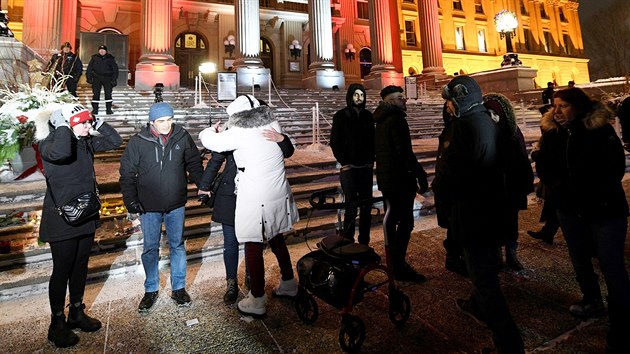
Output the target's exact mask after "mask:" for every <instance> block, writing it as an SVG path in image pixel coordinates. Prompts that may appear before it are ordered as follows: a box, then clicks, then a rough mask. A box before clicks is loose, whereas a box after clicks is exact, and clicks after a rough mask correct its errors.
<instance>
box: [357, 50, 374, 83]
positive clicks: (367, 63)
mask: <svg viewBox="0 0 630 354" xmlns="http://www.w3.org/2000/svg"><path fill="white" fill-rule="evenodd" d="M359 63H360V64H361V79H364V78H365V77H366V76H368V75H369V74H370V69H372V51H371V50H370V48H363V49H361V51H360V52H359Z"/></svg>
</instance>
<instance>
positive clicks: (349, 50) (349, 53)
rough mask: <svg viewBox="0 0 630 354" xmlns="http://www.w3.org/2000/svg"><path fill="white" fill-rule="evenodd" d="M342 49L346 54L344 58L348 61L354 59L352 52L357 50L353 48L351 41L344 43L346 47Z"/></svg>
mask: <svg viewBox="0 0 630 354" xmlns="http://www.w3.org/2000/svg"><path fill="white" fill-rule="evenodd" d="M343 51H344V53H345V54H346V60H348V61H352V60H354V53H356V52H357V50H356V49H354V45H353V44H352V43H348V44H347V45H346V49H344V50H343Z"/></svg>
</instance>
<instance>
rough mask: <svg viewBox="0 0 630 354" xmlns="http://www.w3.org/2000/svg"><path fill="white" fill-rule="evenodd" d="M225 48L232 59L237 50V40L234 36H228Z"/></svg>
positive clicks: (224, 42)
mask: <svg viewBox="0 0 630 354" xmlns="http://www.w3.org/2000/svg"><path fill="white" fill-rule="evenodd" d="M223 46H224V47H225V52H226V53H228V54H229V55H230V58H231V57H232V53H234V49H235V48H236V38H235V37H234V36H233V35H229V36H227V38H226V39H225V40H224V41H223Z"/></svg>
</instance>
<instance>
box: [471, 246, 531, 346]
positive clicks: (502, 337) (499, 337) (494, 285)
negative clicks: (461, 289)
mask: <svg viewBox="0 0 630 354" xmlns="http://www.w3.org/2000/svg"><path fill="white" fill-rule="evenodd" d="M464 256H465V258H466V265H467V266H468V274H469V275H470V280H471V281H472V284H473V293H472V296H471V297H470V301H471V305H472V306H473V307H474V308H477V309H479V310H480V311H481V314H482V315H483V317H484V318H485V319H486V322H487V324H488V327H489V328H490V330H491V331H492V339H493V341H494V345H495V346H496V347H497V350H498V352H499V353H524V349H523V347H524V344H523V339H522V338H521V334H520V333H519V331H518V328H517V327H516V323H514V319H512V315H511V314H510V310H509V309H508V307H507V303H506V302H505V298H504V297H503V293H502V292H501V284H500V282H499V255H498V253H497V249H496V248H494V247H470V246H466V247H464Z"/></svg>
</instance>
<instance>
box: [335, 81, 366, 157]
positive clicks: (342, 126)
mask: <svg viewBox="0 0 630 354" xmlns="http://www.w3.org/2000/svg"><path fill="white" fill-rule="evenodd" d="M356 90H361V91H363V95H364V97H365V89H364V88H363V86H362V85H360V84H352V85H350V87H349V88H348V92H347V93H346V105H347V106H346V107H345V108H343V109H341V110H339V111H337V113H335V115H334V116H333V124H332V129H331V131H330V147H331V148H332V151H333V154H334V155H335V158H336V159H337V161H338V162H339V163H340V164H341V165H342V166H345V165H357V166H362V165H373V164H374V121H373V120H372V113H370V111H368V110H366V109H365V101H363V104H362V105H361V106H360V107H357V108H358V109H359V111H358V112H357V111H356V110H355V109H354V103H353V101H352V96H353V95H354V91H356Z"/></svg>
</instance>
